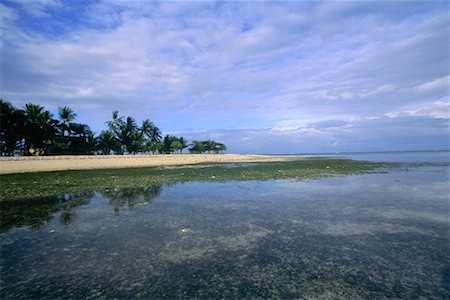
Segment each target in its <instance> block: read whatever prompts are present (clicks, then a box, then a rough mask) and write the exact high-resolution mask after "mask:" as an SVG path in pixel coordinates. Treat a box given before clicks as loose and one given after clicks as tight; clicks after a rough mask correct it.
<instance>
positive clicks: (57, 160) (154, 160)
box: [0, 154, 301, 174]
mask: <svg viewBox="0 0 450 300" xmlns="http://www.w3.org/2000/svg"><path fill="white" fill-rule="evenodd" d="M292 159H301V157H300V156H265V155H241V154H167V155H159V154H158V155H80V156H75V155H69V156H27V157H0V174H13V173H28V172H44V171H64V170H87V169H114V168H136V167H158V166H177V165H190V164H200V163H235V162H269V161H285V160H292Z"/></svg>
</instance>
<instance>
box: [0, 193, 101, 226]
mask: <svg viewBox="0 0 450 300" xmlns="http://www.w3.org/2000/svg"><path fill="white" fill-rule="evenodd" d="M93 195H94V192H93V191H89V192H80V193H73V194H66V195H63V196H58V197H48V198H37V199H32V200H24V201H17V202H13V203H11V202H7V203H2V208H1V210H0V215H1V218H0V230H1V232H6V231H8V230H10V229H12V228H14V227H22V226H26V227H28V228H30V229H38V228H40V227H41V226H42V225H44V224H45V223H47V222H49V221H50V220H51V219H53V217H54V215H55V214H57V213H58V212H61V214H60V220H61V222H62V223H64V224H69V223H70V222H71V221H72V219H73V218H74V217H75V215H76V213H75V209H76V208H77V207H79V206H81V205H86V204H88V203H89V202H90V200H91V198H92V197H93Z"/></svg>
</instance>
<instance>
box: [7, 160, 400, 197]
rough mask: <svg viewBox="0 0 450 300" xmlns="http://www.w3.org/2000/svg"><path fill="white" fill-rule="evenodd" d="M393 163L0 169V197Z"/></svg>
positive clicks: (298, 175)
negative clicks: (5, 171)
mask: <svg viewBox="0 0 450 300" xmlns="http://www.w3.org/2000/svg"><path fill="white" fill-rule="evenodd" d="M397 165H398V164H396V163H382V162H368V161H353V160H347V159H329V158H308V159H302V160H292V161H286V162H258V163H224V164H203V165H185V166H174V167H147V168H126V169H109V170H108V169H106V170H105V169H99V170H77V171H54V172H39V173H22V174H11V175H0V183H1V190H0V199H1V201H2V202H6V201H11V200H27V199H36V198H39V197H50V196H58V195H61V194H65V193H74V192H84V191H92V190H97V189H114V188H131V187H134V188H142V187H146V186H149V185H155V184H164V183H176V182H188V181H229V180H272V179H298V180H302V179H311V178H318V177H323V176H332V175H339V174H341V175H348V174H358V173H365V172H382V171H383V169H385V168H392V167H395V166H397Z"/></svg>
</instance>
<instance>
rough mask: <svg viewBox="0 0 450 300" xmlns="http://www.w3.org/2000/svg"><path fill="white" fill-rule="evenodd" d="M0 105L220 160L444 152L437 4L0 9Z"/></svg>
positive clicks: (441, 16)
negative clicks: (147, 134)
mask: <svg viewBox="0 0 450 300" xmlns="http://www.w3.org/2000/svg"><path fill="white" fill-rule="evenodd" d="M0 18H1V22H0V26H1V32H2V34H1V41H2V43H1V49H0V54H1V95H0V96H1V98H3V99H5V100H7V101H10V102H12V103H13V104H14V105H15V106H17V107H22V106H23V105H24V104H25V103H27V102H33V103H37V104H41V105H44V106H45V107H46V108H48V109H49V110H50V111H52V112H54V113H56V111H57V107H58V106H63V105H68V106H70V107H71V108H72V109H74V110H75V111H76V112H77V113H78V121H80V122H84V123H87V124H89V125H90V126H91V128H92V129H93V130H94V131H96V132H100V131H101V130H102V129H105V128H106V126H105V124H104V123H105V122H106V121H108V120H109V119H110V117H111V113H112V111H113V110H119V112H120V113H121V114H123V115H127V116H128V115H131V116H134V117H135V118H136V119H137V120H138V121H142V120H143V119H146V118H150V119H151V120H153V121H154V122H155V123H156V124H157V125H158V126H159V127H160V128H161V129H162V131H163V132H164V133H169V134H175V135H183V136H185V137H187V138H188V139H190V140H192V139H214V140H217V141H221V142H224V143H225V144H227V146H228V148H229V152H237V153H307V152H342V151H386V150H420V149H449V148H450V145H449V143H450V142H449V53H450V51H449V44H450V42H449V25H450V24H449V23H450V22H449V18H450V17H449V3H448V2H447V1H437V2H433V1H411V2H409V1H399V2H395V1H390V2H381V1H358V2H344V1H333V2H330V1H328V2H322V1H290V2H274V1H273V2H260V1H234V2H209V1H197V2H187V1H176V2H175V1H173V2H170V1H169V2H167V1H166V2H150V1H62V0H61V1H60V0H45V1H39V0H36V1H31V0H14V1H9V0H7V1H2V2H1V3H0Z"/></svg>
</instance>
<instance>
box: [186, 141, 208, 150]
mask: <svg viewBox="0 0 450 300" xmlns="http://www.w3.org/2000/svg"><path fill="white" fill-rule="evenodd" d="M203 151H205V143H204V142H202V141H192V144H190V148H189V152H191V153H203Z"/></svg>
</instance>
